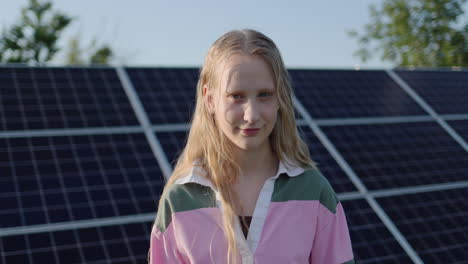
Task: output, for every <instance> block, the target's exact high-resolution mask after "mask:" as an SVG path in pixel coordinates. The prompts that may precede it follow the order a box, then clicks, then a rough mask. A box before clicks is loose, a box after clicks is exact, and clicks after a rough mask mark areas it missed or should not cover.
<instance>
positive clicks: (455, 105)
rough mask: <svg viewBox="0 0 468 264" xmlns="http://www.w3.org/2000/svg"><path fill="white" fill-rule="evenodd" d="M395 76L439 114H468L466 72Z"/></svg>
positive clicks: (420, 71) (415, 72)
mask: <svg viewBox="0 0 468 264" xmlns="http://www.w3.org/2000/svg"><path fill="white" fill-rule="evenodd" d="M396 72H397V74H398V75H399V76H400V77H401V78H402V79H403V80H404V81H405V82H406V83H407V84H408V85H409V86H410V87H411V88H412V89H413V90H414V91H416V92H417V93H418V94H419V95H420V96H421V97H422V98H423V99H424V100H425V101H426V102H428V103H429V104H430V105H431V106H432V107H433V108H434V110H435V111H436V112H437V113H439V114H467V113H468V104H467V103H466V102H468V71H459V72H457V71H435V70H428V71H422V70H417V71H407V70H397V71H396Z"/></svg>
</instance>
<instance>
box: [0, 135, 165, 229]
mask: <svg viewBox="0 0 468 264" xmlns="http://www.w3.org/2000/svg"><path fill="white" fill-rule="evenodd" d="M0 157H2V159H1V160H2V163H1V165H0V171H1V172H2V173H1V175H2V177H1V178H0V189H1V194H0V197H1V204H3V206H2V208H1V209H0V219H2V221H1V227H2V228H4V227H13V226H26V225H37V224H46V223H55V222H65V221H76V220H83V219H93V218H101V217H112V216H122V215H131V214H141V213H153V212H154V211H155V210H156V208H157V207H156V203H155V201H156V200H157V199H158V197H159V195H160V193H161V192H162V186H163V178H162V173H161V171H160V169H159V167H158V163H157V161H156V160H155V158H154V156H153V155H152V153H151V150H150V148H149V145H148V144H147V142H146V139H145V137H144V136H143V134H111V135H87V136H62V137H58V136H57V137H33V138H9V139H8V138H7V139H1V138H0Z"/></svg>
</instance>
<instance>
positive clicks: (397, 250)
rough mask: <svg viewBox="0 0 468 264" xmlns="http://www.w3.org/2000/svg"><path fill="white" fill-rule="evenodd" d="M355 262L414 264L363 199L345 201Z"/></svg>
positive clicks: (344, 205)
mask: <svg viewBox="0 0 468 264" xmlns="http://www.w3.org/2000/svg"><path fill="white" fill-rule="evenodd" d="M342 204H343V208H345V213H346V218H347V222H348V226H349V233H350V236H351V242H352V245H353V253H354V255H355V259H356V260H358V261H359V263H388V264H390V263H411V259H410V258H409V257H408V255H407V254H406V253H405V251H404V250H403V249H402V247H401V246H400V245H399V244H398V242H397V241H396V239H395V238H394V237H393V236H392V234H391V233H390V232H389V231H388V230H387V228H386V227H385V225H384V224H383V223H382V221H381V220H380V219H379V217H378V216H377V214H376V213H375V212H374V211H373V210H372V208H371V207H370V206H369V204H368V203H367V202H366V201H365V200H362V199H359V200H349V201H343V202H342Z"/></svg>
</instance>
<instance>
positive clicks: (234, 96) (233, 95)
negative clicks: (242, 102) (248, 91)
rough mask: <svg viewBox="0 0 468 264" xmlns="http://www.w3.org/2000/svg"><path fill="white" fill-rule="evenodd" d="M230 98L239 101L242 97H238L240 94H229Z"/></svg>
mask: <svg viewBox="0 0 468 264" xmlns="http://www.w3.org/2000/svg"><path fill="white" fill-rule="evenodd" d="M231 97H232V98H234V99H241V98H242V95H240V94H231Z"/></svg>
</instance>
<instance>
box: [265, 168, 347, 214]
mask: <svg viewBox="0 0 468 264" xmlns="http://www.w3.org/2000/svg"><path fill="white" fill-rule="evenodd" d="M289 200H296V201H297V200H299V201H318V202H319V203H320V204H322V205H324V206H325V207H326V208H328V209H329V210H330V211H331V212H333V213H335V210H336V206H337V205H338V203H339V200H338V198H337V196H336V192H335V191H334V189H333V187H332V185H331V184H330V182H329V181H328V179H327V178H326V177H325V176H324V175H323V174H322V172H321V171H320V170H319V169H318V168H317V167H313V168H307V169H305V170H304V172H303V173H301V174H299V175H297V176H294V177H290V176H288V175H286V174H283V175H281V176H280V177H279V178H278V180H277V181H276V182H275V188H274V192H273V196H272V201H277V202H279V201H289Z"/></svg>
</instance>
